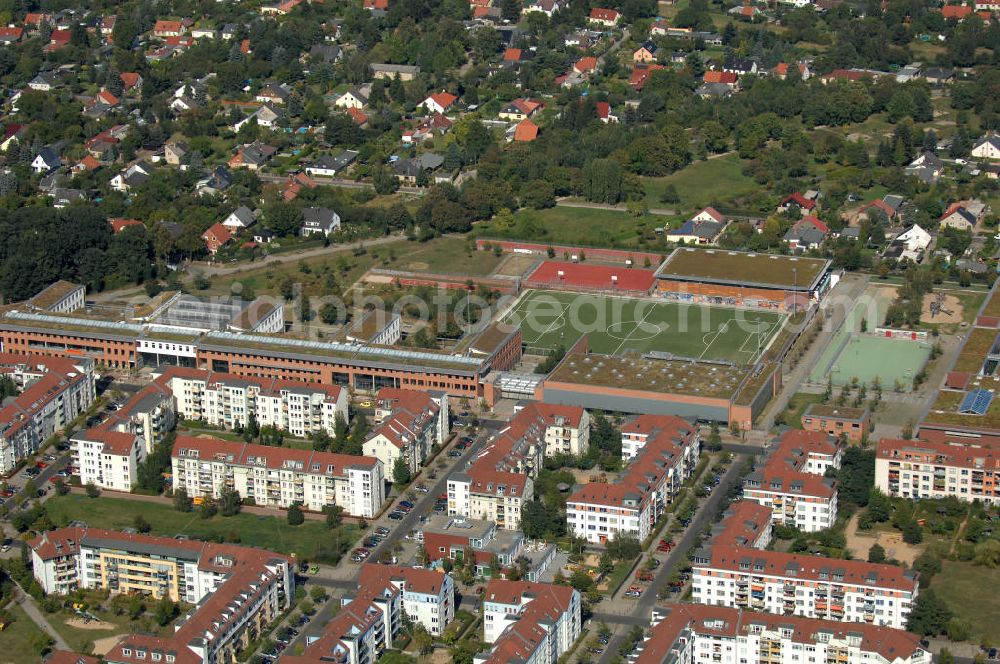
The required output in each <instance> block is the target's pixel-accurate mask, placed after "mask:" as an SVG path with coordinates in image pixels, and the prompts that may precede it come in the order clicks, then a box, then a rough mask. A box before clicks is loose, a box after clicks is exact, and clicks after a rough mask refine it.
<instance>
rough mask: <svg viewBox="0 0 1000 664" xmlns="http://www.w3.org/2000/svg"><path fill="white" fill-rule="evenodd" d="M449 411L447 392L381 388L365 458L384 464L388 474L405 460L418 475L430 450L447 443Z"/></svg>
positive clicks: (411, 470) (365, 445) (364, 448)
mask: <svg viewBox="0 0 1000 664" xmlns="http://www.w3.org/2000/svg"><path fill="white" fill-rule="evenodd" d="M448 410H449V409H448V395H447V394H446V393H444V392H440V391H432V392H419V391H417V390H403V389H398V388H393V387H384V388H382V389H381V390H379V392H378V395H377V396H376V397H375V421H376V428H375V430H374V431H373V432H372V433H371V435H370V436H369V437H368V440H366V441H365V443H364V446H363V448H362V449H363V452H364V454H365V455H366V456H371V457H375V458H376V459H378V460H379V461H381V462H382V466H383V467H384V468H386V471H387V472H389V473H391V472H392V469H393V468H394V467H395V463H396V459H398V458H400V457H402V458H404V459H405V460H406V464H407V467H408V468H409V469H410V472H411V473H416V472H417V471H418V470H420V467H421V466H422V465H423V463H424V459H426V458H427V456H428V454H430V451H431V447H433V446H434V445H443V444H444V442H445V440H446V439H447V437H448V431H449V420H450V415H449V412H448Z"/></svg>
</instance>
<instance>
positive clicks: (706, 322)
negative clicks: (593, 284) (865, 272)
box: [507, 291, 782, 363]
mask: <svg viewBox="0 0 1000 664" xmlns="http://www.w3.org/2000/svg"><path fill="white" fill-rule="evenodd" d="M507 320H508V321H509V322H512V323H515V324H517V325H519V326H520V327H521V331H522V333H523V334H524V343H525V344H526V345H527V346H529V347H531V348H533V349H539V350H541V349H552V348H556V347H558V346H559V345H560V344H561V345H563V346H565V347H569V346H571V345H572V344H573V343H575V342H576V340H577V339H579V338H580V337H581V336H582V335H584V334H587V335H588V340H589V344H590V348H591V350H592V351H594V352H595V353H601V354H606V355H618V354H620V353H622V352H624V351H636V352H640V353H641V352H648V351H661V352H669V353H673V354H675V355H680V356H683V357H695V358H704V359H713V360H730V361H734V362H737V363H747V362H749V361H750V360H751V359H752V358H753V357H755V356H756V354H757V351H758V347H764V346H766V345H767V342H768V341H769V340H770V338H771V336H772V335H773V334H774V332H775V330H776V329H777V327H778V325H779V324H780V323H781V320H782V315H781V314H776V313H763V312H747V311H742V310H739V309H727V308H722V307H703V306H691V305H685V304H677V303H673V302H661V301H652V300H638V299H628V298H616V297H605V296H597V295H581V294H577V293H565V292H555V291H529V292H527V293H526V295H525V297H524V298H522V299H521V301H520V302H518V304H517V306H516V307H515V308H514V309H513V310H512V311H511V313H510V314H509V315H508V317H507Z"/></svg>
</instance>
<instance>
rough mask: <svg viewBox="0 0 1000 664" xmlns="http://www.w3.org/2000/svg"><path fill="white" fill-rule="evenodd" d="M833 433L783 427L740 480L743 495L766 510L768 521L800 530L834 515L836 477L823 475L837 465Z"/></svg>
mask: <svg viewBox="0 0 1000 664" xmlns="http://www.w3.org/2000/svg"><path fill="white" fill-rule="evenodd" d="M840 458H841V451H840V448H839V447H838V446H837V443H836V442H835V439H833V438H832V437H831V436H830V435H829V434H827V433H825V432H822V431H789V432H787V433H785V435H784V436H782V438H781V441H780V442H779V444H778V447H777V448H776V449H775V450H774V451H773V452H772V453H771V455H770V456H769V457H768V459H767V461H765V462H764V464H763V466H762V467H761V468H760V469H758V470H756V471H755V472H753V473H751V474H750V475H748V476H747V477H745V478H744V480H743V497H744V498H746V499H747V500H753V501H755V502H758V503H760V504H761V505H765V506H767V507H769V508H771V510H772V515H773V519H774V522H775V523H776V524H781V525H785V526H793V527H796V528H799V529H801V530H804V531H805V532H815V531H817V530H823V529H824V528H830V527H831V526H833V524H834V522H835V521H836V520H837V488H836V482H835V481H834V480H833V479H831V478H827V477H825V476H824V474H825V473H826V471H827V469H828V468H839V467H840Z"/></svg>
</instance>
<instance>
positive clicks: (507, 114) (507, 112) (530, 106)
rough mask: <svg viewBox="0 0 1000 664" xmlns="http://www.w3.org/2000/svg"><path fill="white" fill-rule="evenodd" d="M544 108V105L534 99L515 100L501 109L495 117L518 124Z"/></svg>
mask: <svg viewBox="0 0 1000 664" xmlns="http://www.w3.org/2000/svg"><path fill="white" fill-rule="evenodd" d="M544 107H545V104H543V103H542V102H540V101H538V100H535V99H515V100H513V101H512V102H510V103H509V104H507V105H506V106H504V107H503V108H501V109H500V113H499V114H498V115H497V117H499V118H500V119H501V120H508V121H511V122H520V121H521V120H524V119H526V118H530V117H531V116H533V115H534V114H535V113H537V112H538V111H539V110H541V109H542V108H544Z"/></svg>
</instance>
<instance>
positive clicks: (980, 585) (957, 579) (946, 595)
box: [931, 560, 1000, 644]
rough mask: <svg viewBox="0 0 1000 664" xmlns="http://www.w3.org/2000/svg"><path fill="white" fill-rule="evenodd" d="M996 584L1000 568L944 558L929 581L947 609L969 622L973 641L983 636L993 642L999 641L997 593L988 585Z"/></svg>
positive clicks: (999, 602) (999, 608)
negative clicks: (941, 564) (939, 568)
mask: <svg viewBox="0 0 1000 664" xmlns="http://www.w3.org/2000/svg"><path fill="white" fill-rule="evenodd" d="M998 585H1000V569H989V568H987V567H976V566H975V565H973V564H972V563H964V562H950V561H947V560H946V561H944V566H943V568H942V569H941V572H940V573H939V574H937V575H936V576H935V577H934V580H933V581H932V582H931V588H933V589H934V592H936V593H937V594H938V595H939V596H940V597H941V598H942V599H944V600H945V602H946V603H947V604H948V606H949V607H950V608H951V610H952V611H954V612H955V614H956V615H958V616H959V617H960V618H964V619H965V620H967V621H968V622H969V624H970V625H972V629H973V635H972V642H973V643H976V642H978V641H980V640H982V639H983V638H984V637H986V638H988V639H989V640H990V641H991V642H992V643H994V644H997V643H1000V621H998V620H997V616H1000V594H998V593H996V592H991V591H989V589H990V588H996V587H998Z"/></svg>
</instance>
